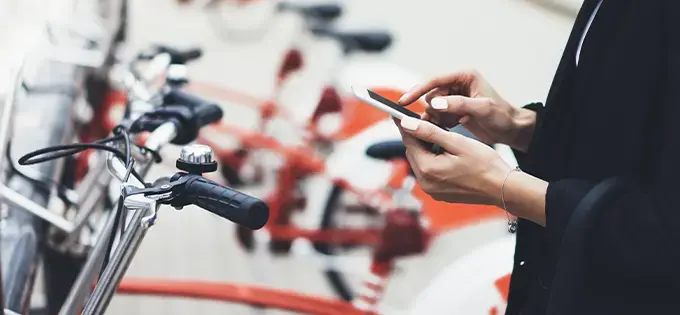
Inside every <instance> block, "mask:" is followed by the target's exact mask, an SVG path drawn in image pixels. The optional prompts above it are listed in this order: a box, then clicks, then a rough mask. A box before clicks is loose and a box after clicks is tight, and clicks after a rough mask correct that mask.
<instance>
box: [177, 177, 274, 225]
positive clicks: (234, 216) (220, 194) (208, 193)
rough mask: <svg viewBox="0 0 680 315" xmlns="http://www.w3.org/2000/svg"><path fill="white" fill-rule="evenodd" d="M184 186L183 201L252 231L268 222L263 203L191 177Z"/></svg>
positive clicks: (202, 178) (200, 178)
mask: <svg viewBox="0 0 680 315" xmlns="http://www.w3.org/2000/svg"><path fill="white" fill-rule="evenodd" d="M183 176H191V177H192V178H190V179H189V180H188V181H187V182H186V183H185V184H184V197H185V201H188V202H190V203H192V204H195V205H197V206H199V207H201V208H203V209H205V210H208V211H210V212H212V213H214V214H216V215H218V216H220V217H223V218H225V219H227V220H229V221H231V222H234V223H236V224H238V225H242V226H245V227H247V228H249V229H252V230H258V229H260V228H262V227H263V226H264V225H265V224H266V223H267V220H269V207H268V206H267V204H265V203H264V202H263V201H262V200H260V199H257V198H255V197H251V196H248V195H246V194H244V193H241V192H238V191H236V190H233V189H230V188H227V187H225V186H222V185H220V184H218V183H216V182H213V181H211V180H209V179H207V178H205V177H202V176H199V175H193V174H186V175H183Z"/></svg>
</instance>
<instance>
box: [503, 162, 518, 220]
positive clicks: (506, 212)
mask: <svg viewBox="0 0 680 315" xmlns="http://www.w3.org/2000/svg"><path fill="white" fill-rule="evenodd" d="M514 171H517V172H521V171H522V170H521V169H520V168H519V166H517V167H515V168H513V169H512V170H510V172H508V175H505V180H503V184H502V185H501V202H503V211H505V218H507V219H508V232H510V233H515V232H517V218H516V217H515V216H513V217H512V218H510V212H508V207H506V206H505V195H504V194H503V190H504V188H505V182H507V181H508V178H509V177H510V174H512V172H514Z"/></svg>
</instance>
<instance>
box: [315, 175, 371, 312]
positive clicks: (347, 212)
mask: <svg viewBox="0 0 680 315" xmlns="http://www.w3.org/2000/svg"><path fill="white" fill-rule="evenodd" d="M346 199H353V198H352V197H351V194H350V193H348V192H347V191H346V190H345V189H343V188H342V187H340V186H338V185H334V186H333V188H332V190H331V193H330V195H329V197H328V201H327V202H326V206H325V207H324V211H323V217H322V219H321V223H320V229H321V230H329V229H335V228H351V227H356V226H357V225H359V226H360V227H361V228H366V227H368V226H375V227H377V226H378V225H379V224H380V220H379V219H380V217H379V213H378V211H377V210H375V209H372V208H370V207H368V206H362V205H358V204H357V203H355V202H353V201H354V200H350V201H349V202H347V200H346ZM357 223H358V224H357ZM314 248H315V249H316V250H317V251H318V252H319V253H321V254H324V255H328V256H347V257H350V256H353V255H354V256H356V255H358V256H359V257H370V255H371V250H372V249H371V248H369V247H367V246H341V245H338V244H333V243H315V244H314ZM366 262H367V263H366V266H365V269H366V270H368V267H369V264H368V262H370V260H368V259H366ZM324 274H325V277H326V280H327V281H328V283H329V285H330V286H331V288H332V289H333V291H334V292H335V294H336V295H337V296H338V297H339V298H341V299H343V300H345V301H351V300H352V298H353V297H354V293H355V292H354V289H355V288H357V287H358V286H359V285H360V281H361V280H362V279H356V280H357V281H354V279H351V277H349V276H348V275H347V274H345V273H342V272H340V271H337V270H333V269H329V270H325V271H324Z"/></svg>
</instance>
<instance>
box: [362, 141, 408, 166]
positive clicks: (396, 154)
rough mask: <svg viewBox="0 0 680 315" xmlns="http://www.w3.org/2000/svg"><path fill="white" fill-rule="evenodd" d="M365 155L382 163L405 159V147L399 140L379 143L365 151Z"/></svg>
mask: <svg viewBox="0 0 680 315" xmlns="http://www.w3.org/2000/svg"><path fill="white" fill-rule="evenodd" d="M366 155H368V156H369V157H372V158H374V159H378V160H383V161H388V160H393V159H405V158H406V147H405V146H404V143H403V142H401V140H390V141H381V142H378V143H374V144H372V145H371V146H369V147H368V148H367V149H366Z"/></svg>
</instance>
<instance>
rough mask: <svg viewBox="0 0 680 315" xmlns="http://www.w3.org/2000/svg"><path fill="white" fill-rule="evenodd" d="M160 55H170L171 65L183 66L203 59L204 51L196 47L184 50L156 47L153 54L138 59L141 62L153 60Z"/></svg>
mask: <svg viewBox="0 0 680 315" xmlns="http://www.w3.org/2000/svg"><path fill="white" fill-rule="evenodd" d="M160 54H168V55H169V56H170V63H171V64H182V65H183V64H186V63H188V62H190V61H194V60H196V59H198V58H201V56H203V49H201V48H198V47H196V48H189V49H184V50H182V49H179V48H175V47H170V46H167V45H155V47H154V50H153V52H152V53H141V54H139V55H138V57H137V58H138V59H139V60H151V59H153V58H154V57H156V56H157V55H160Z"/></svg>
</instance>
